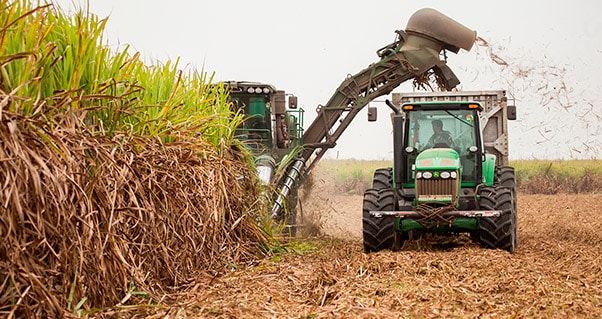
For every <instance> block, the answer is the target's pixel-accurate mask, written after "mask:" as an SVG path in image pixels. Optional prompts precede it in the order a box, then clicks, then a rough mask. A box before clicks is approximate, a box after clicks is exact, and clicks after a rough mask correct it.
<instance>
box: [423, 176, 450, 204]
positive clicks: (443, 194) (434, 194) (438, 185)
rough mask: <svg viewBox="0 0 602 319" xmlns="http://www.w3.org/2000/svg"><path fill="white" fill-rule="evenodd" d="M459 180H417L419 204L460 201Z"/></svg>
mask: <svg viewBox="0 0 602 319" xmlns="http://www.w3.org/2000/svg"><path fill="white" fill-rule="evenodd" d="M459 182H460V180H459V179H417V180H416V198H417V199H418V201H419V202H423V203H424V202H444V201H446V202H448V203H452V204H456V202H457V200H458V186H459V185H458V183H459Z"/></svg>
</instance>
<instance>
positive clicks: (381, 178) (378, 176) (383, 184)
mask: <svg viewBox="0 0 602 319" xmlns="http://www.w3.org/2000/svg"><path fill="white" fill-rule="evenodd" d="M392 181H393V168H391V167H387V168H379V169H377V170H375V171H374V177H373V178H372V188H374V189H384V188H391V185H393V182H392Z"/></svg>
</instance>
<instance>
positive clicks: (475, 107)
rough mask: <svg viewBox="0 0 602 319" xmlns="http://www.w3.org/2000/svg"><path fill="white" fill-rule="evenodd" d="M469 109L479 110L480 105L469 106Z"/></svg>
mask: <svg viewBox="0 0 602 319" xmlns="http://www.w3.org/2000/svg"><path fill="white" fill-rule="evenodd" d="M468 108H469V109H478V108H479V105H478V104H468Z"/></svg>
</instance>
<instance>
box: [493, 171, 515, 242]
mask: <svg viewBox="0 0 602 319" xmlns="http://www.w3.org/2000/svg"><path fill="white" fill-rule="evenodd" d="M495 183H496V184H499V185H502V186H504V187H507V188H509V189H510V191H511V192H512V209H513V218H514V224H515V225H516V227H517V228H518V219H517V217H518V209H517V202H518V201H517V196H516V193H517V191H516V175H515V174H514V167H511V166H499V167H496V168H495ZM514 241H515V243H514V247H515V248H516V247H518V233H517V234H516V236H515V237H514Z"/></svg>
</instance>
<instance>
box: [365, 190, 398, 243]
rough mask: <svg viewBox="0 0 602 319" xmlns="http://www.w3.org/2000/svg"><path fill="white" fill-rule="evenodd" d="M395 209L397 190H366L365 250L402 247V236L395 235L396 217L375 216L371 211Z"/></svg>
mask: <svg viewBox="0 0 602 319" xmlns="http://www.w3.org/2000/svg"><path fill="white" fill-rule="evenodd" d="M393 210H395V192H394V190H393V189H391V188H386V189H380V190H378V189H374V188H371V189H368V190H366V192H364V207H363V217H362V226H363V227H362V228H363V229H362V232H363V236H364V252H365V253H369V252H377V251H381V250H383V249H392V248H394V247H393V246H394V245H393V244H394V243H395V246H396V247H400V244H401V243H400V240H401V237H400V238H397V241H396V236H395V219H394V218H391V217H380V218H377V217H374V216H372V215H370V211H393Z"/></svg>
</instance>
